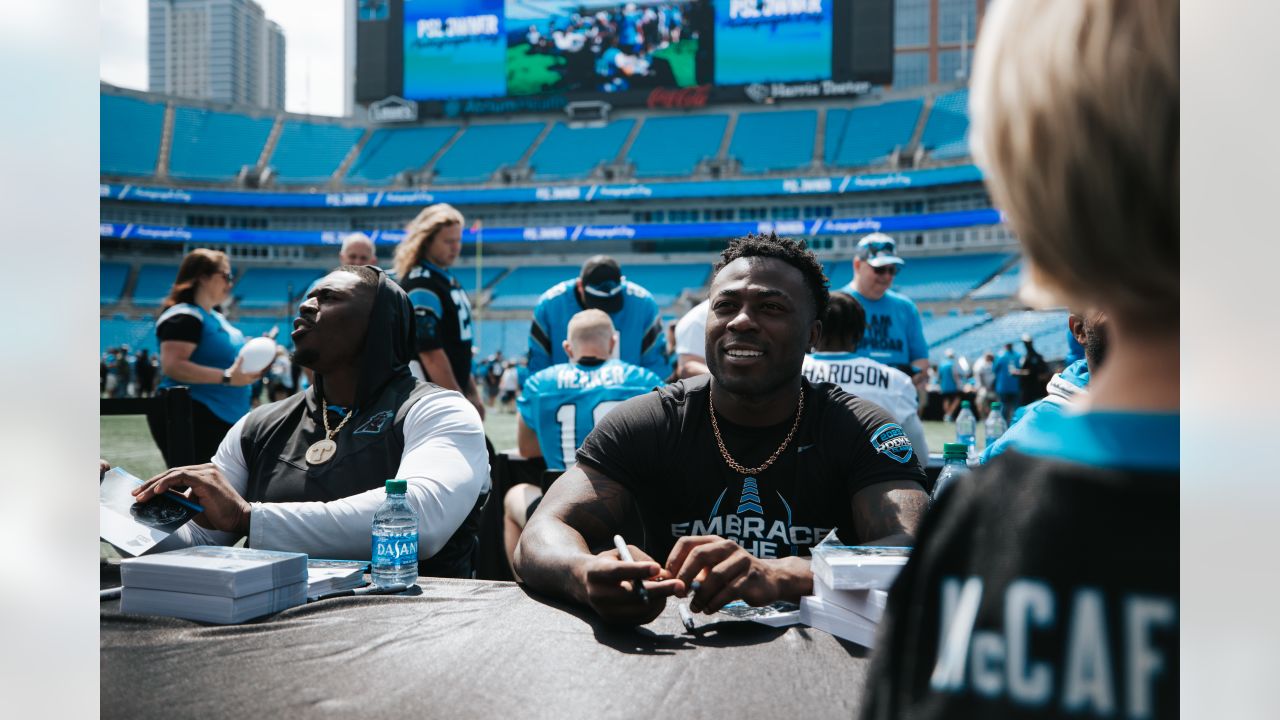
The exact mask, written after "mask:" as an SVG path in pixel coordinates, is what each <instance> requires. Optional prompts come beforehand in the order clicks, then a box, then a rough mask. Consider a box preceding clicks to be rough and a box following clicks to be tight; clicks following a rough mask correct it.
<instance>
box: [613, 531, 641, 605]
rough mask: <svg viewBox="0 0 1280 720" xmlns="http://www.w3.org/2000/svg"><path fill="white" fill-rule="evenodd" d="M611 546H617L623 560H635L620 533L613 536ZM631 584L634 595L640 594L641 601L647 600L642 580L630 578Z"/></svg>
mask: <svg viewBox="0 0 1280 720" xmlns="http://www.w3.org/2000/svg"><path fill="white" fill-rule="evenodd" d="M613 546H614V547H616V548H618V555H619V556H620V557H621V558H622V561H623V562H635V559H634V558H632V557H631V551H630V550H628V549H627V541H626V540H623V539H622V536H621V535H614V536H613ZM631 586H632V587H634V588H635V589H636V595H639V596H640V601H641V602H646V603H647V602H649V591H647V590H645V589H644V582H643V581H641V580H632V581H631Z"/></svg>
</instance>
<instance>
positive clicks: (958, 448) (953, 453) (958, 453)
mask: <svg viewBox="0 0 1280 720" xmlns="http://www.w3.org/2000/svg"><path fill="white" fill-rule="evenodd" d="M968 456H969V446H968V445H966V444H964V443H943V445H942V457H943V459H946V458H964V457H968Z"/></svg>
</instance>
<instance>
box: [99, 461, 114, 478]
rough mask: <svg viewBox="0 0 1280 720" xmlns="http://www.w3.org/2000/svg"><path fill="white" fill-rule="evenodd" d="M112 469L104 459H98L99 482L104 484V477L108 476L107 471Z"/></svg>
mask: <svg viewBox="0 0 1280 720" xmlns="http://www.w3.org/2000/svg"><path fill="white" fill-rule="evenodd" d="M110 469H111V463H109V462H107V461H106V460H103V459H102V458H98V482H102V478H103V476H104V475H106V474H107V471H108V470H110Z"/></svg>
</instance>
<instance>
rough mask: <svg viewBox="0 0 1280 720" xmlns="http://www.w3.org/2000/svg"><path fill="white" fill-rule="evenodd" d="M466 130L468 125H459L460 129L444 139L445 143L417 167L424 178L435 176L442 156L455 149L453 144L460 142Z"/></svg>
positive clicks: (418, 172)
mask: <svg viewBox="0 0 1280 720" xmlns="http://www.w3.org/2000/svg"><path fill="white" fill-rule="evenodd" d="M466 132H467V126H466V125H460V126H458V129H457V130H455V131H454V133H453V135H452V136H450V137H449V139H448V140H445V141H444V144H443V145H441V146H440V149H438V150H436V151H435V153H434V154H433V155H432V156H431V158H430V159H428V160H427V162H426V163H425V164H424V165H423V166H422V167H420V168H418V169H417V171H416V172H417V174H418V175H420V176H421V177H424V178H434V177H435V174H436V165H437V164H439V162H440V158H443V157H444V156H445V155H447V154H448V153H449V151H450V150H452V149H453V146H454V145H457V144H458V141H459V140H461V139H462V136H463V135H464V134H465V133H466ZM423 182H425V181H423Z"/></svg>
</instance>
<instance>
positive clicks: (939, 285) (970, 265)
mask: <svg viewBox="0 0 1280 720" xmlns="http://www.w3.org/2000/svg"><path fill="white" fill-rule="evenodd" d="M1010 257H1012V256H1011V255H1010V254H1009V253H982V254H980V255H955V256H952V257H931V258H911V259H909V260H907V263H906V264H905V265H903V266H902V271H901V272H899V273H898V278H897V280H895V281H894V283H893V289H894V290H897V291H898V292H900V293H902V294H903V295H906V296H907V297H909V298H911V299H912V300H915V301H916V302H927V301H933V300H959V299H960V298H962V297H964V296H965V294H967V293H968V292H969V291H970V290H972V289H974V288H975V287H977V286H978V285H980V284H982V283H984V282H986V281H987V279H988V278H990V277H991V276H992V275H994V274H995V273H996V272H997V271H998V270H999V269H1000V268H1001V267H1003V266H1004V264H1005V263H1007V262H1009V258H1010Z"/></svg>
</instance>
